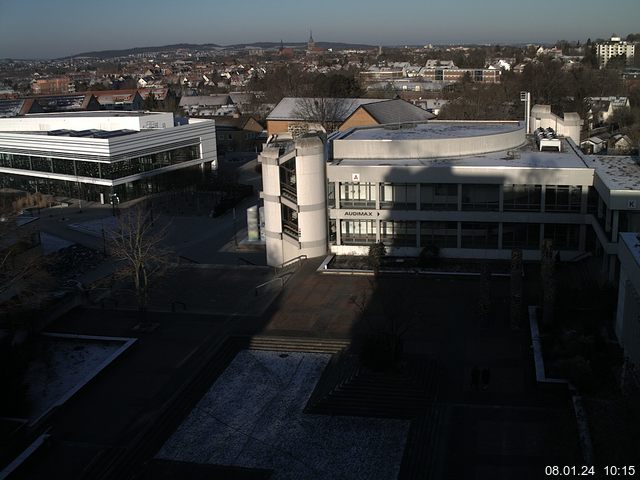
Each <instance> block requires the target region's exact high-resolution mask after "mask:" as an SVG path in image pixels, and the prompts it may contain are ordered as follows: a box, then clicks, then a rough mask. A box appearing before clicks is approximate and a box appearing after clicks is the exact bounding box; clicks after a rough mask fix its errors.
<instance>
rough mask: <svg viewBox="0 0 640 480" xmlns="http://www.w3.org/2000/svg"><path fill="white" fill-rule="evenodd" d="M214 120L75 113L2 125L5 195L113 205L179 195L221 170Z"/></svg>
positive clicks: (0, 182) (0, 169)
mask: <svg viewBox="0 0 640 480" xmlns="http://www.w3.org/2000/svg"><path fill="white" fill-rule="evenodd" d="M216 162H217V160H216V133H215V124H214V122H213V121H212V120H200V119H198V120H193V119H192V120H190V122H189V124H187V125H178V126H176V125H174V119H173V114H171V113H151V112H105V111H98V112H74V113H50V114H33V115H25V116H20V117H12V118H0V188H16V189H20V190H26V191H32V192H33V191H39V192H43V193H48V194H54V195H59V196H69V197H73V198H82V199H86V200H91V201H101V202H103V203H108V202H110V201H111V199H112V198H113V197H112V196H116V200H115V201H118V202H124V201H127V200H131V199H133V198H137V197H140V196H144V195H147V194H150V193H156V192H161V191H165V190H171V189H175V188H182V187H185V186H188V185H192V184H193V183H195V182H196V181H198V179H200V178H202V175H203V171H205V170H207V169H209V168H216V167H217V164H216Z"/></svg>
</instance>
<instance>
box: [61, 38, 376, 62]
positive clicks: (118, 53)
mask: <svg viewBox="0 0 640 480" xmlns="http://www.w3.org/2000/svg"><path fill="white" fill-rule="evenodd" d="M306 45H307V44H306V42H293V43H291V42H285V46H287V47H297V48H304V47H306ZM279 46H280V42H254V43H238V44H235V45H226V46H224V45H217V44H215V43H204V44H201V45H198V44H193V43H176V44H174V45H163V46H158V47H135V48H127V49H123V50H101V51H95V52H83V53H77V54H75V55H68V56H66V57H62V58H60V59H59V60H65V59H69V58H78V57H92V58H102V59H104V58H112V57H126V56H127V55H139V54H141V53H146V52H159V51H167V50H178V49H181V50H238V49H243V48H265V49H268V48H277V47H279ZM316 47H319V48H323V49H329V48H332V49H334V50H346V49H354V50H361V49H371V48H376V47H375V46H374V45H365V44H360V43H342V42H316Z"/></svg>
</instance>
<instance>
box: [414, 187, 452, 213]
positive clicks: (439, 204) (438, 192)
mask: <svg viewBox="0 0 640 480" xmlns="http://www.w3.org/2000/svg"><path fill="white" fill-rule="evenodd" d="M420 208H421V209H422V210H458V184H457V183H442V184H429V183H423V184H421V185H420Z"/></svg>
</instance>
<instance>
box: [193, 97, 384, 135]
mask: <svg viewBox="0 0 640 480" xmlns="http://www.w3.org/2000/svg"><path fill="white" fill-rule="evenodd" d="M183 98H184V97H183ZM387 100H388V99H387V98H339V99H313V98H307V99H304V98H298V97H285V98H283V99H282V100H280V102H279V103H278V104H277V105H276V106H275V108H274V109H273V110H272V111H271V113H270V114H269V115H268V116H267V133H268V134H269V135H273V134H277V133H287V132H289V131H290V129H291V128H292V127H294V126H301V125H304V126H306V127H311V128H316V127H317V125H316V122H314V121H313V120H309V118H308V115H305V113H308V112H304V111H303V110H305V109H306V107H305V106H306V104H307V103H309V102H314V101H318V102H319V104H320V103H323V102H329V103H331V104H332V107H331V108H330V110H331V111H328V112H326V113H327V115H333V116H334V117H335V118H331V119H329V120H331V121H332V122H333V123H335V124H337V126H339V125H340V124H342V122H344V121H345V120H346V119H347V118H348V117H349V116H350V115H351V114H352V113H353V112H355V111H356V109H357V108H358V107H360V106H361V105H366V104H369V103H376V102H384V101H387ZM320 109H322V107H320Z"/></svg>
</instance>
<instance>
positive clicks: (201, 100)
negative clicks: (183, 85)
mask: <svg viewBox="0 0 640 480" xmlns="http://www.w3.org/2000/svg"><path fill="white" fill-rule="evenodd" d="M232 103H233V101H232V100H231V98H229V95H194V96H190V97H182V98H181V99H180V106H181V107H191V106H202V107H217V106H221V105H229V104H232Z"/></svg>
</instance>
